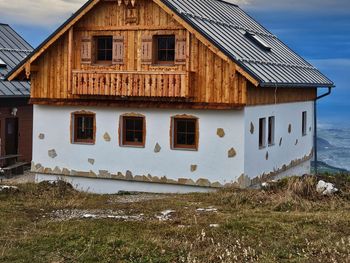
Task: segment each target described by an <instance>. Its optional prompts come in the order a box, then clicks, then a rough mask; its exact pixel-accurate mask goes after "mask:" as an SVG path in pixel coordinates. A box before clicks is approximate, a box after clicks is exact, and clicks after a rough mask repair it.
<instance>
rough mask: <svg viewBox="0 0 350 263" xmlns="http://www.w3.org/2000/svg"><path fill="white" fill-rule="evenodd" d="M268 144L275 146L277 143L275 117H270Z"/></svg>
mask: <svg viewBox="0 0 350 263" xmlns="http://www.w3.org/2000/svg"><path fill="white" fill-rule="evenodd" d="M268 144H269V146H273V145H274V144H275V117H274V116H271V117H269V133H268Z"/></svg>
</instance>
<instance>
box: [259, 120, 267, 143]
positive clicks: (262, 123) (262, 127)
mask: <svg viewBox="0 0 350 263" xmlns="http://www.w3.org/2000/svg"><path fill="white" fill-rule="evenodd" d="M265 147H266V118H261V119H259V148H261V149H262V148H265Z"/></svg>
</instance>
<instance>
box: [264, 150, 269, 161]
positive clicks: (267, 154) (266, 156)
mask: <svg viewBox="0 0 350 263" xmlns="http://www.w3.org/2000/svg"><path fill="white" fill-rule="evenodd" d="M265 159H266V161H268V160H269V152H266V155H265Z"/></svg>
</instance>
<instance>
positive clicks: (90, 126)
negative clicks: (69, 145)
mask: <svg viewBox="0 0 350 263" xmlns="http://www.w3.org/2000/svg"><path fill="white" fill-rule="evenodd" d="M72 124H73V127H72V132H73V136H72V139H73V143H88V144H93V143H95V133H96V132H95V131H96V130H95V129H96V127H95V114H93V113H84V112H77V113H73V114H72Z"/></svg>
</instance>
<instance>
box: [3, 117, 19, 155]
mask: <svg viewBox="0 0 350 263" xmlns="http://www.w3.org/2000/svg"><path fill="white" fill-rule="evenodd" d="M17 153H18V119H17V118H9V119H6V124H5V154H6V155H10V154H17Z"/></svg>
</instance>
